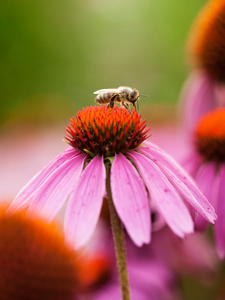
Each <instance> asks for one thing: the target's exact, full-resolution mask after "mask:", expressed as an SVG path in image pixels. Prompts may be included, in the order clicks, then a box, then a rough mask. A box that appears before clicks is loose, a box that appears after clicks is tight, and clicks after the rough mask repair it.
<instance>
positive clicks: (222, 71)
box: [189, 0, 225, 82]
mask: <svg viewBox="0 0 225 300" xmlns="http://www.w3.org/2000/svg"><path fill="white" fill-rule="evenodd" d="M224 37H225V0H212V1H209V2H207V4H206V6H205V7H204V8H203V10H202V11H201V13H200V14H199V17H198V18H197V20H196V23H195V24H194V27H193V31H192V32H191V36H190V43H189V46H190V48H189V50H190V53H191V54H192V55H193V59H194V61H195V63H196V64H197V65H200V67H203V68H204V69H205V70H206V71H207V72H208V73H209V75H210V76H211V77H212V78H213V79H215V80H216V81H219V82H224V81H225V38H224Z"/></svg>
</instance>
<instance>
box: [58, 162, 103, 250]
mask: <svg viewBox="0 0 225 300" xmlns="http://www.w3.org/2000/svg"><path fill="white" fill-rule="evenodd" d="M105 179H106V172H105V166H104V163H103V157H102V156H95V158H93V159H92V160H91V162H90V163H89V164H88V165H87V167H86V168H85V169H84V171H83V173H82V174H81V176H80V179H79V181H78V183H77V185H76V187H75V188H74V190H73V192H72V195H71V198H70V200H69V203H68V205H67V209H66V215H65V222H64V229H65V235H66V239H67V241H68V242H69V243H72V244H73V245H74V247H75V248H80V247H82V246H83V245H84V244H85V243H86V242H87V241H88V240H89V238H90V237H91V235H92V234H93V232H94V230H95V227H96V224H97V221H98V218H99V215H100V212H101V207H102V202H103V197H104V193H105Z"/></svg>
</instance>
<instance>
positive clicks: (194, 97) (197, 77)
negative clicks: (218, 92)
mask: <svg viewBox="0 0 225 300" xmlns="http://www.w3.org/2000/svg"><path fill="white" fill-rule="evenodd" d="M215 105H216V98H215V93H214V84H213V81H212V80H211V79H210V78H209V76H208V75H207V74H206V73H204V72H195V73H192V74H191V76H190V77H189V78H188V80H187V82H186V84H185V86H184V88H183V91H182V94H181V114H182V121H183V128H184V130H185V131H187V132H192V130H193V128H195V126H196V123H197V122H198V120H199V118H201V116H203V115H204V114H206V113H207V112H209V111H211V110H212V109H213V108H214V107H215Z"/></svg>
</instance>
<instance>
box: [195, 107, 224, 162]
mask: <svg viewBox="0 0 225 300" xmlns="http://www.w3.org/2000/svg"><path fill="white" fill-rule="evenodd" d="M195 143H196V146H197V149H198V151H199V152H200V153H201V155H202V156H203V157H204V158H205V159H206V160H213V161H216V162H224V161H225V109H224V108H223V109H216V110H214V111H213V112H211V113H209V114H207V115H206V116H204V117H203V118H202V119H201V121H200V122H199V124H198V126H197V128H196V132H195Z"/></svg>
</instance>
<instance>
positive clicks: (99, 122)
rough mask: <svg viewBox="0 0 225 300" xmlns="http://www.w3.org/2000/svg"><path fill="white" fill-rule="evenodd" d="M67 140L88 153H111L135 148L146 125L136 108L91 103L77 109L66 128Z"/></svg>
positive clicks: (107, 154)
mask: <svg viewBox="0 0 225 300" xmlns="http://www.w3.org/2000/svg"><path fill="white" fill-rule="evenodd" d="M66 131H67V134H66V140H67V141H68V143H69V144H70V145H71V146H72V147H74V148H76V149H79V150H81V151H82V152H86V153H88V154H90V155H91V156H95V155H97V154H99V155H103V156H104V157H110V156H113V155H115V153H125V152H126V151H127V150H134V149H136V148H137V147H138V146H139V145H140V144H141V143H142V142H143V141H144V140H145V139H146V138H147V133H148V131H149V129H146V125H145V121H141V116H140V115H138V113H137V112H136V111H132V112H131V114H130V113H129V111H128V110H126V109H124V108H118V107H117V106H116V107H114V108H113V109H111V108H110V107H107V106H92V107H87V108H84V109H83V110H82V111H79V112H78V114H77V116H76V118H74V117H73V118H72V119H71V123H70V125H68V128H66Z"/></svg>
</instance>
